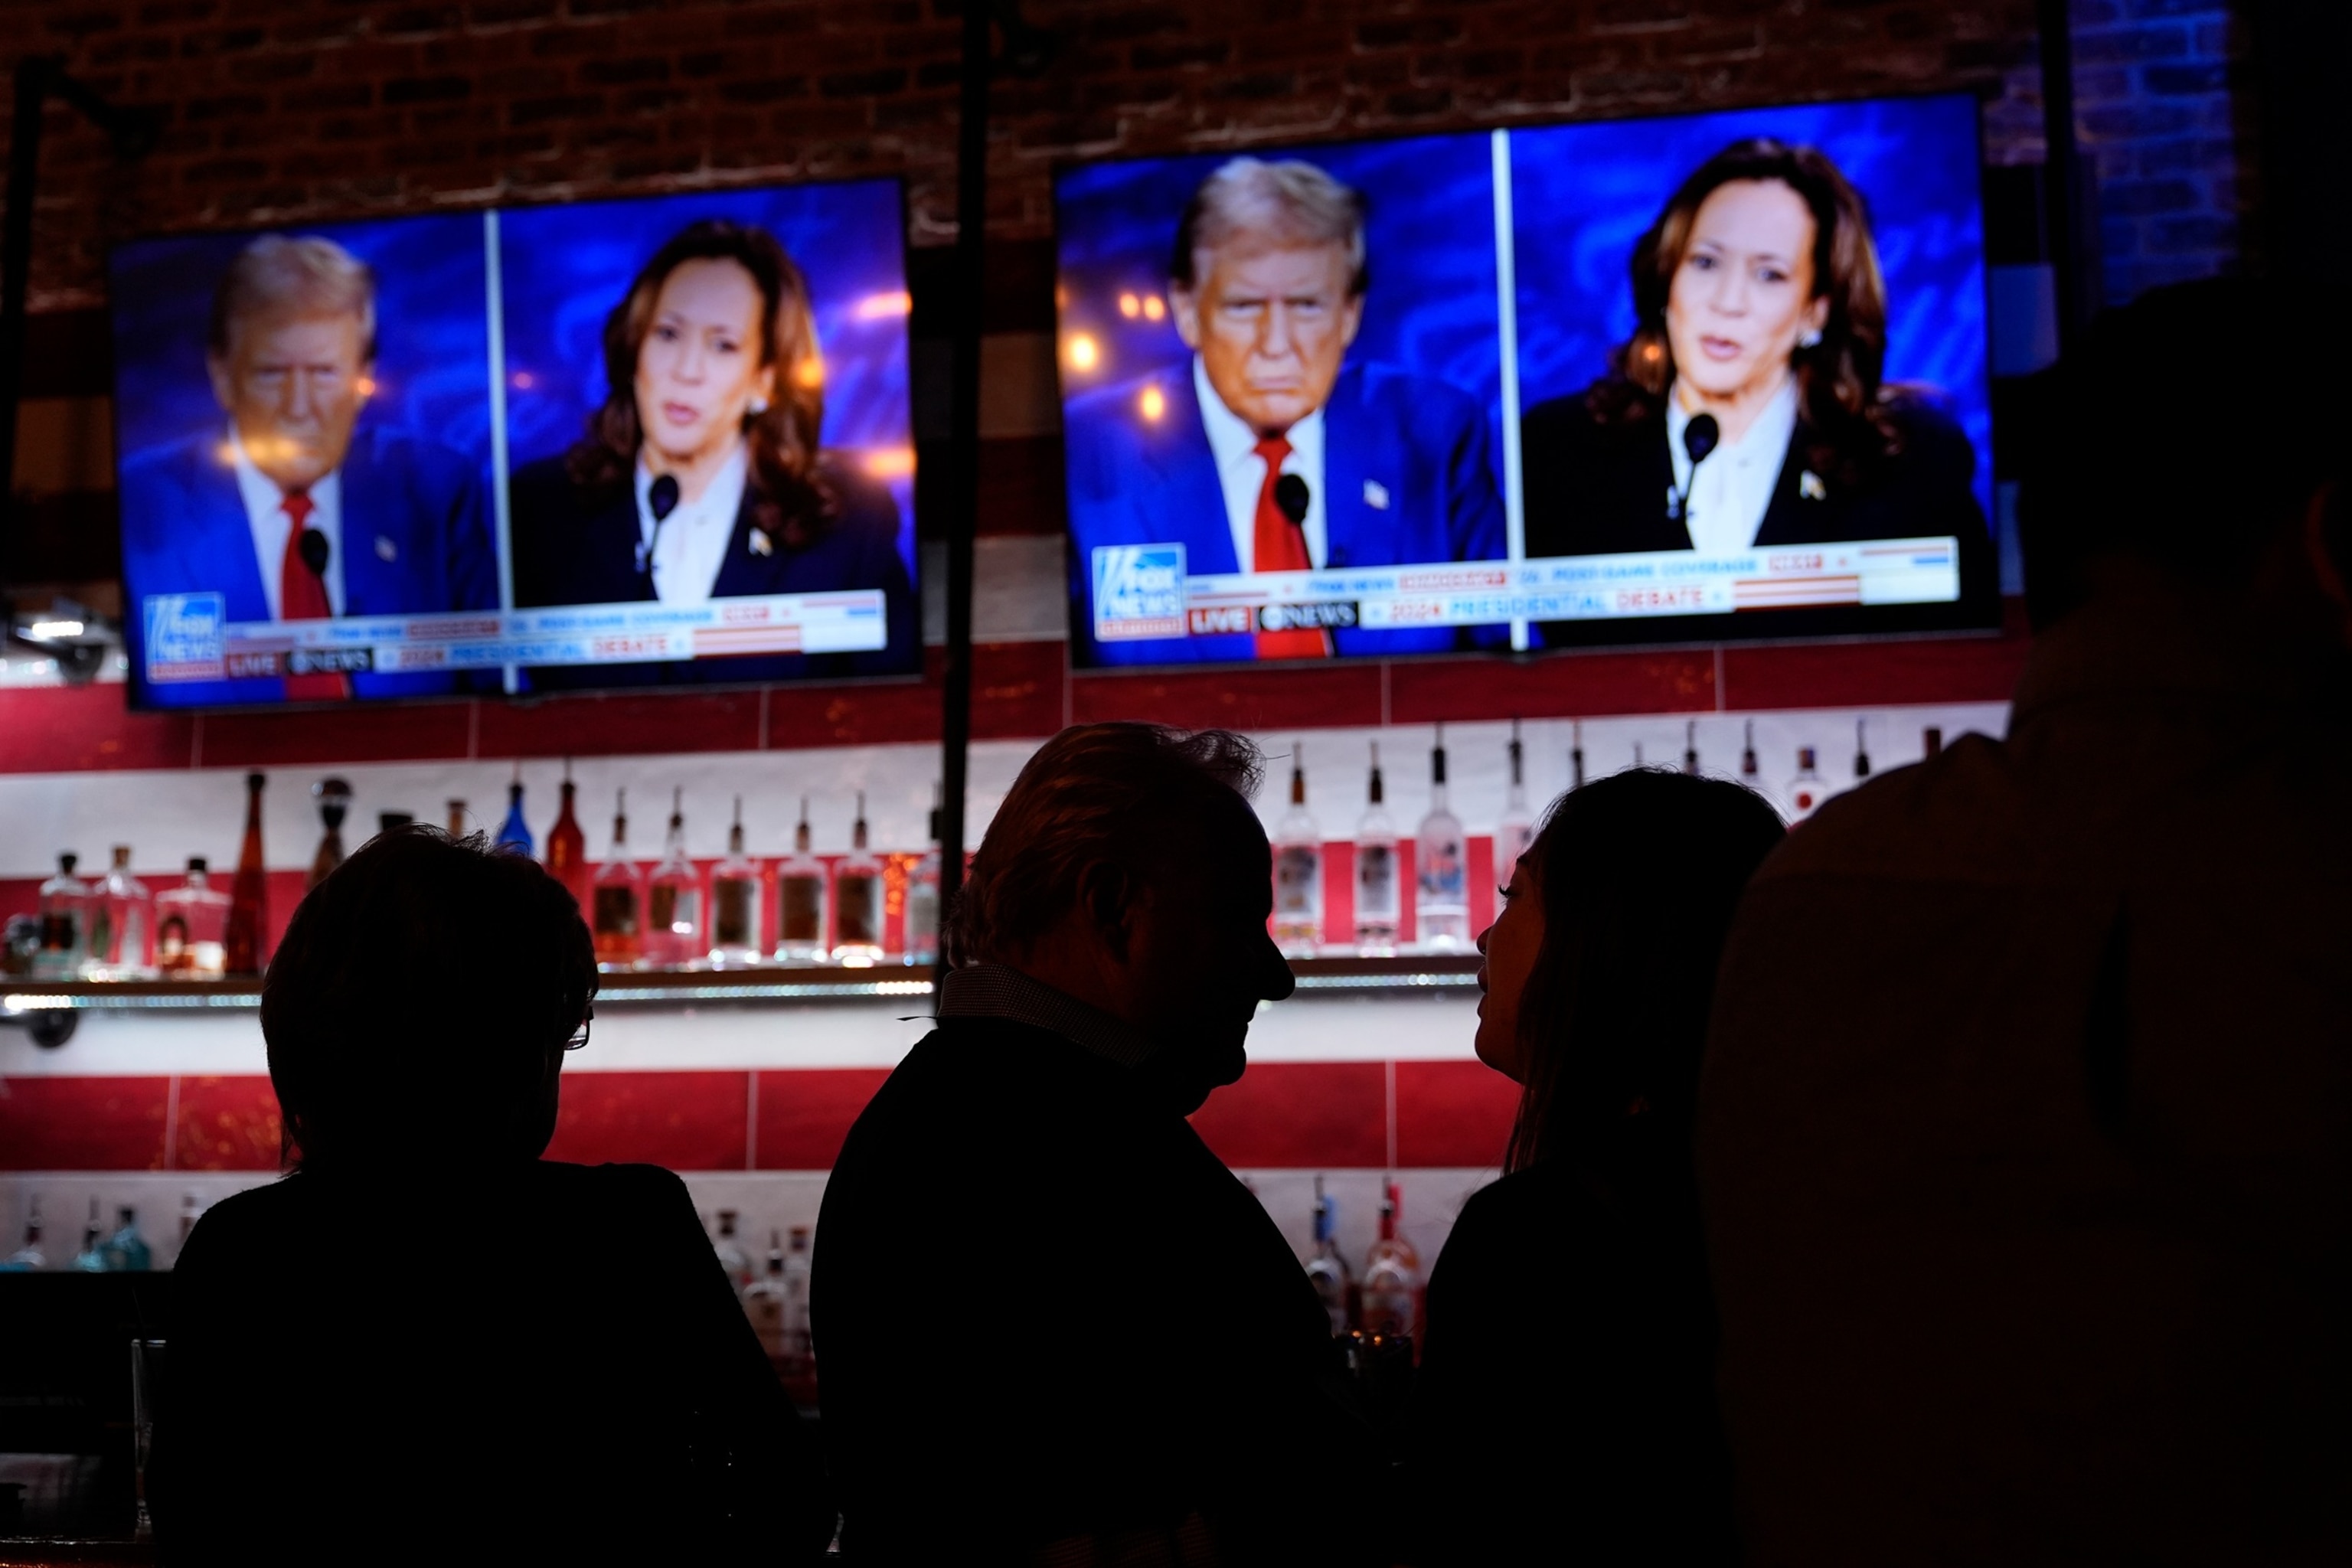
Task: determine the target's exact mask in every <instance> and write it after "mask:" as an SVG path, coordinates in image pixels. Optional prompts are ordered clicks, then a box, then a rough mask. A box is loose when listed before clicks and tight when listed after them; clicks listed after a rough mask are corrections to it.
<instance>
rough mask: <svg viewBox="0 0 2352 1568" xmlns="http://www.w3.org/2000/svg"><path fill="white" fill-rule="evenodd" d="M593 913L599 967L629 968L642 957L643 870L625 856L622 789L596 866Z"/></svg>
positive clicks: (625, 811) (626, 808)
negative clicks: (606, 848)
mask: <svg viewBox="0 0 2352 1568" xmlns="http://www.w3.org/2000/svg"><path fill="white" fill-rule="evenodd" d="M593 895H594V897H593V905H594V910H595V912H594V914H593V916H592V917H591V918H590V920H589V921H588V928H589V931H590V932H591V933H592V934H593V936H594V937H595V939H596V963H597V967H599V968H602V969H628V968H633V967H635V964H636V963H637V962H638V961H639V960H640V959H642V958H643V957H644V956H645V934H644V931H642V930H641V929H640V921H641V917H642V915H643V913H644V910H645V907H646V878H645V873H644V872H642V871H640V870H638V869H637V863H636V862H635V861H634V860H632V859H630V858H629V792H628V791H627V790H625V789H624V790H622V791H621V792H620V793H619V795H617V796H616V798H615V804H614V810H613V847H612V850H611V852H610V853H608V854H607V855H606V856H605V857H604V864H603V865H601V866H599V867H597V868H596V880H595V883H594V885H593Z"/></svg>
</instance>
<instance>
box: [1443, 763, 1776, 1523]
mask: <svg viewBox="0 0 2352 1568" xmlns="http://www.w3.org/2000/svg"><path fill="white" fill-rule="evenodd" d="M1782 831H1783V830H1782V828H1781V826H1780V817H1779V816H1777V815H1776V814H1775V813H1774V812H1773V810H1772V808H1771V807H1770V806H1769V805H1767V804H1765V802H1764V800H1763V799H1762V798H1761V797H1760V796H1759V795H1755V794H1753V793H1752V792H1750V791H1748V790H1746V789H1743V788H1741V787H1740V786H1739V785H1738V784H1731V783H1729V782H1727V781H1723V780H1716V779H1703V778H1693V777H1688V776H1685V775H1684V774H1681V773H1664V772H1659V771H1654V770H1639V769H1637V770H1634V771H1632V772H1629V773H1618V774H1615V775H1613V776H1612V777H1609V778H1605V779H1601V780H1599V781H1597V782H1595V783H1593V784H1588V785H1586V786H1585V787H1584V788H1582V789H1580V790H1577V791H1575V792H1574V793H1572V794H1570V795H1564V796H1562V797H1561V798H1560V799H1559V801H1558V802H1556V803H1555V804H1554V805H1553V806H1552V807H1551V809H1550V811H1549V814H1548V816H1547V817H1546V820H1545V822H1544V825H1543V827H1542V830H1541V831H1540V832H1538V834H1537V836H1536V839H1535V842H1534V843H1533V844H1532V845H1530V846H1529V847H1528V851H1527V853H1526V854H1525V855H1524V856H1523V857H1522V858H1520V860H1519V863H1518V865H1517V867H1515V868H1510V872H1509V875H1510V881H1509V884H1508V886H1507V888H1506V889H1504V890H1505V893H1506V900H1505V904H1504V908H1503V910H1502V912H1501V914H1500V915H1499V916H1498V917H1497V918H1496V921H1495V924H1494V925H1493V927H1492V928H1491V929H1489V930H1488V931H1486V934H1485V935H1484V936H1483V937H1481V938H1480V939H1479V943H1478V945H1479V949H1480V951H1481V952H1483V953H1484V954H1485V958H1486V962H1485V963H1484V964H1483V965H1482V966H1481V967H1480V970H1479V984H1480V987H1481V989H1482V990H1483V991H1484V992H1485V995H1484V997H1483V998H1482V999H1481V1001H1480V1002H1479V1005H1478V1013H1479V1022H1478V1040H1477V1050H1478V1057H1479V1059H1480V1060H1482V1061H1484V1062H1485V1063H1486V1065H1487V1066H1489V1067H1491V1068H1495V1070H1496V1071H1497V1072H1500V1073H1502V1074H1504V1075H1505V1076H1506V1077H1507V1078H1509V1079H1513V1080H1514V1081H1515V1082H1517V1083H1518V1084H1519V1085H1520V1086H1521V1088H1520V1096H1519V1111H1518V1119H1517V1124H1516V1125H1515V1126H1514V1127H1513V1128H1512V1131H1511V1142H1510V1149H1509V1152H1508V1155H1507V1159H1506V1161H1505V1166H1506V1173H1505V1175H1504V1176H1503V1178H1502V1180H1500V1181H1498V1182H1496V1183H1495V1184H1493V1185H1492V1186H1489V1187H1487V1188H1486V1189H1485V1190H1483V1191H1481V1192H1480V1193H1478V1194H1476V1195H1475V1196H1474V1197H1473V1198H1471V1200H1470V1202H1469V1203H1468V1204H1467V1205H1465V1207H1464V1209H1463V1211H1462V1215H1461V1218H1460V1219H1459V1220H1457V1221H1456V1222H1455V1224H1454V1231H1453V1234H1452V1236H1451V1237H1448V1239H1447V1241H1446V1243H1445V1248H1444V1252H1443V1254H1442V1255H1441V1256H1440V1257H1439V1258H1438V1260H1437V1265H1436V1268H1434V1269H1433V1272H1432V1274H1431V1277H1430V1283H1429V1302H1428V1325H1427V1329H1426V1338H1425V1343H1424V1347H1423V1361H1422V1368H1421V1373H1420V1376H1419V1379H1418V1382H1417V1384H1416V1386H1415V1389H1414V1394H1413V1407H1412V1425H1411V1429H1410V1433H1409V1451H1410V1462H1411V1472H1412V1478H1413V1490H1414V1499H1415V1504H1416V1507H1415V1509H1414V1512H1415V1514H1416V1516H1417V1518H1418V1521H1419V1522H1418V1531H1417V1533H1418V1535H1419V1537H1420V1539H1419V1542H1418V1543H1417V1544H1418V1551H1417V1554H1416V1555H1415V1557H1414V1559H1413V1560H1414V1561H1415V1562H1416V1563H1422V1564H1426V1565H1431V1568H1434V1565H1438V1564H1454V1563H1461V1564H1473V1563H1476V1564H1499V1563H1535V1562H1544V1563H1551V1562H1567V1561H1579V1562H1585V1561H1589V1562H1594V1563H1612V1564H1614V1563H1650V1562H1655V1563H1677V1564H1680V1563H1728V1562H1731V1561H1733V1560H1734V1558H1735V1557H1736V1554H1737V1549H1736V1539H1735V1536H1734V1533H1733V1529H1732V1520H1731V1483H1730V1469H1729V1459H1728V1457H1727V1449H1726V1447H1725V1443H1724V1436H1723V1431H1722V1426H1721V1424H1720V1421H1719V1420H1718V1418H1717V1414H1716V1399H1715V1310H1714V1305H1713V1301H1712V1299H1711V1296H1710V1293H1709V1291H1708V1288H1707V1278H1706V1247H1705V1237H1704V1236H1703V1234H1702V1231H1701V1227H1700V1222H1699V1208H1698V1189H1697V1183H1696V1174H1695V1172H1694V1170H1693V1167H1692V1159H1691V1132H1692V1126H1693V1116H1694V1109H1695V1105H1696V1100H1697V1094H1698V1077H1699V1060H1700V1057H1701V1055H1702V1053H1703V1050H1704V1048H1705V1045H1706V1026H1707V1010H1708V1005H1709V1003H1710V1000H1711V998H1712V995H1713V992H1714V986H1715V971H1716V964H1717V960H1718V958H1719V957H1720V955H1721V953H1722V950H1723V942H1724V937H1725V934H1726V933H1727V931H1728V930H1729V929H1730V925H1731V917H1732V911H1733V910H1734V909H1735V908H1736V907H1737V905H1738V901H1739V896H1740V893H1741V891H1742V889H1745V888H1746V886H1747V884H1748V878H1749V877H1750V876H1751V875H1752V874H1753V873H1754V872H1755V870H1756V868H1757V867H1758V866H1759V864H1761V863H1762V861H1763V859H1764V858H1765V856H1766V855H1768V854H1769V853H1770V852H1771V849H1772V847H1774V846H1775V845H1776V844H1778V843H1779V842H1780V838H1781V837H1782Z"/></svg>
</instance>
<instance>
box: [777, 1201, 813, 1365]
mask: <svg viewBox="0 0 2352 1568" xmlns="http://www.w3.org/2000/svg"><path fill="white" fill-rule="evenodd" d="M790 1236H791V1237H792V1240H791V1244H790V1245H789V1246H788V1247H786V1248H785V1250H784V1375H785V1376H786V1377H787V1378H793V1377H805V1376H806V1375H808V1373H809V1372H810V1370H811V1369H812V1368H813V1367H814V1364H815V1362H816V1352H815V1351H814V1348H813V1347H814V1338H813V1336H812V1335H811V1334H810V1332H809V1227H808V1226H804V1225H796V1226H793V1228H792V1230H791V1232H790Z"/></svg>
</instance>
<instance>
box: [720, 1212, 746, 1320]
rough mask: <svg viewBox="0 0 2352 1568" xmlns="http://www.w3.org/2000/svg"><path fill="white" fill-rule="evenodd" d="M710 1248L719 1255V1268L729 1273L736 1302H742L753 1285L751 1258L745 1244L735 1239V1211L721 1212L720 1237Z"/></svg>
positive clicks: (728, 1281)
mask: <svg viewBox="0 0 2352 1568" xmlns="http://www.w3.org/2000/svg"><path fill="white" fill-rule="evenodd" d="M710 1246H711V1250H712V1251H714V1252H716V1253H718V1254H719V1268H723V1269H725V1270H726V1271H727V1283H728V1284H730V1285H731V1286H733V1287H734V1288H735V1297H736V1300H742V1296H743V1292H744V1291H745V1290H746V1289H749V1288H750V1287H751V1255H750V1254H749V1253H747V1252H745V1251H744V1250H743V1244H742V1243H741V1242H739V1241H737V1240H736V1239H735V1211H734V1210H733V1209H720V1210H719V1237H718V1239H717V1240H715V1241H713V1242H712V1243H711V1244H710Z"/></svg>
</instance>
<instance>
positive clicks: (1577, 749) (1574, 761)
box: [1568, 719, 1584, 789]
mask: <svg viewBox="0 0 2352 1568" xmlns="http://www.w3.org/2000/svg"><path fill="white" fill-rule="evenodd" d="M1574 723H1575V728H1574V729H1572V730H1571V731H1570V732H1569V742H1568V787H1569V788H1570V789H1582V788H1583V787H1584V721H1583V720H1581V719H1579V720H1576V721H1574Z"/></svg>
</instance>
